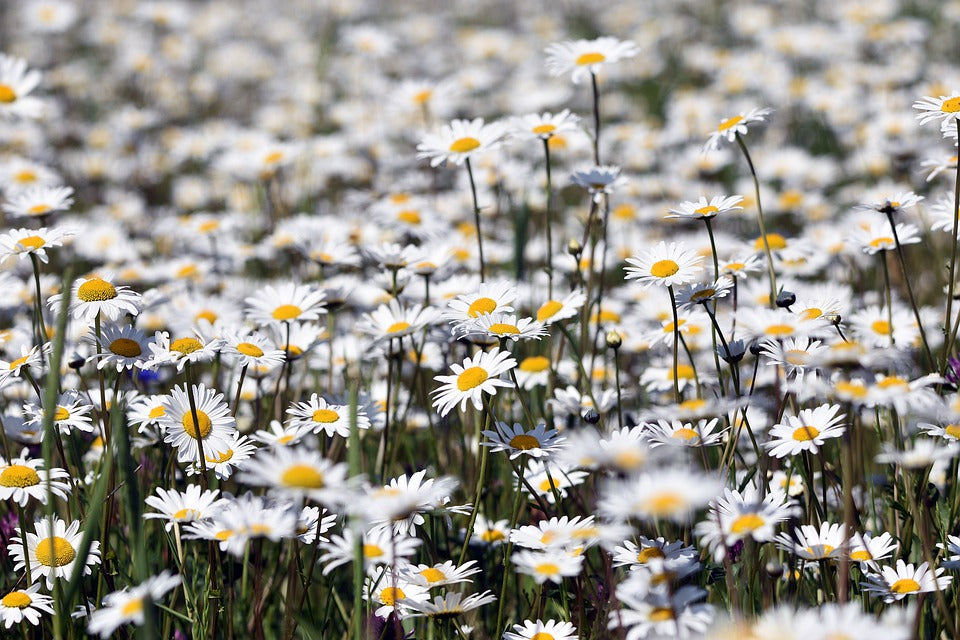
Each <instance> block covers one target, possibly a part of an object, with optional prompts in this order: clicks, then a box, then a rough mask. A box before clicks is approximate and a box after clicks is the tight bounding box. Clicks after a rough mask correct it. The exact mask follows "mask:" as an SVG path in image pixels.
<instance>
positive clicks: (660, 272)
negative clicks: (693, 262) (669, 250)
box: [650, 260, 680, 278]
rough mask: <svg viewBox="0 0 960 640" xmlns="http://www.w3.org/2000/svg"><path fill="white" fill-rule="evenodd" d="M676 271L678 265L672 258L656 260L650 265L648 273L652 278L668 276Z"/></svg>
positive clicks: (678, 269)
mask: <svg viewBox="0 0 960 640" xmlns="http://www.w3.org/2000/svg"><path fill="white" fill-rule="evenodd" d="M677 271H680V265H678V264H677V263H676V262H674V261H673V260H658V261H656V262H654V263H653V266H651V267H650V275H652V276H653V277H654V278H669V277H670V276H672V275H673V274H675V273H676V272H677Z"/></svg>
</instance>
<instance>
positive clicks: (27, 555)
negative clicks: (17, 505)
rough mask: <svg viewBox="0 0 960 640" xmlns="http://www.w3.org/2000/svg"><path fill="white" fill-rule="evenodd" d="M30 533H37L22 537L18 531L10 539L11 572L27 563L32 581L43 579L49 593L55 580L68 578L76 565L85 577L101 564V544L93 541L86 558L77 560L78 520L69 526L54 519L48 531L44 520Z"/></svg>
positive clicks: (81, 536)
mask: <svg viewBox="0 0 960 640" xmlns="http://www.w3.org/2000/svg"><path fill="white" fill-rule="evenodd" d="M33 530H34V531H35V532H36V533H28V534H26V536H24V535H23V529H22V528H21V530H20V535H19V536H17V537H14V538H12V540H13V541H14V544H11V545H10V547H9V553H10V555H11V556H13V558H14V565H15V566H14V570H16V571H22V570H23V569H25V568H26V566H27V563H28V562H29V563H30V575H31V576H32V578H33V581H34V582H36V581H38V580H39V579H40V578H41V577H45V578H46V583H47V589H48V590H52V589H53V584H54V581H55V580H56V579H57V578H61V577H66V578H69V577H71V576H72V575H73V567H74V564H76V563H77V562H80V563H81V565H83V571H82V572H81V575H85V576H88V575H90V574H91V573H92V569H91V567H93V566H94V565H97V564H100V543H99V542H98V541H96V540H94V541H93V542H91V544H90V550H89V551H88V552H87V557H86V558H78V557H77V551H78V550H79V548H80V540H81V539H82V538H83V531H80V522H79V521H77V520H75V521H73V522H71V523H70V526H69V527H68V526H67V523H66V522H64V521H63V520H61V519H60V518H57V519H56V520H54V523H53V529H52V530H51V529H50V521H49V520H48V519H46V518H44V519H43V520H38V521H36V522H35V523H34V525H33Z"/></svg>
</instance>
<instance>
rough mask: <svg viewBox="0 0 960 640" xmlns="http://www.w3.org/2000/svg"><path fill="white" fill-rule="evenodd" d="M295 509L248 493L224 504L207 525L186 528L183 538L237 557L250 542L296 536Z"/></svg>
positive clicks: (284, 503) (287, 504) (288, 504)
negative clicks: (207, 542)
mask: <svg viewBox="0 0 960 640" xmlns="http://www.w3.org/2000/svg"><path fill="white" fill-rule="evenodd" d="M298 516H299V509H296V508H294V507H293V505H292V504H291V503H289V502H286V501H282V502H276V501H273V500H271V499H269V498H264V497H262V496H255V495H253V494H252V493H250V492H247V493H245V494H243V495H242V496H240V497H238V498H234V499H232V500H228V501H227V503H226V505H224V507H223V509H221V510H220V512H219V513H217V514H216V515H214V517H213V519H212V520H211V521H206V520H202V521H197V522H192V523H190V524H189V525H187V528H186V531H187V533H186V534H185V535H184V537H185V538H198V539H203V540H216V541H219V542H220V548H221V549H222V550H223V551H227V552H229V553H230V554H232V555H234V556H237V557H240V556H242V555H243V552H244V549H246V548H247V544H248V543H249V542H250V541H251V540H257V539H267V540H270V541H272V542H278V541H280V540H285V539H291V538H294V537H296V535H297V519H298Z"/></svg>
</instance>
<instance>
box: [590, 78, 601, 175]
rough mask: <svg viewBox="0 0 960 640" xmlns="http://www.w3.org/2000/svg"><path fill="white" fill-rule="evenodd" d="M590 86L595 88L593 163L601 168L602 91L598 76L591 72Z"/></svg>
mask: <svg viewBox="0 0 960 640" xmlns="http://www.w3.org/2000/svg"><path fill="white" fill-rule="evenodd" d="M590 86H591V87H593V131H594V134H593V161H594V162H595V163H596V165H597V166H600V90H599V89H598V88H597V74H595V73H594V72H593V71H591V72H590Z"/></svg>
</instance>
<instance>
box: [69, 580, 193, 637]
mask: <svg viewBox="0 0 960 640" xmlns="http://www.w3.org/2000/svg"><path fill="white" fill-rule="evenodd" d="M179 584H180V576H178V575H173V574H171V573H170V572H168V571H164V572H163V573H161V574H160V575H157V576H151V577H149V578H147V579H146V580H145V581H143V582H142V583H140V584H138V585H137V586H135V587H133V588H132V589H126V588H124V589H122V590H120V591H114V592H113V593H110V594H107V595H106V596H104V598H103V607H102V608H100V609H97V610H96V611H94V612H93V613H91V614H90V622H89V623H88V624H87V631H89V632H90V633H99V634H100V637H101V638H107V637H110V636H111V635H113V633H114V632H115V631H116V630H117V629H119V628H120V627H121V626H123V625H125V624H134V625H137V626H142V625H143V622H144V609H145V608H146V607H147V606H150V603H151V602H153V601H156V600H159V599H160V598H162V597H163V596H164V595H166V593H167V592H168V591H170V590H171V589H174V588H175V587H177V586H178V585H179Z"/></svg>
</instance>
